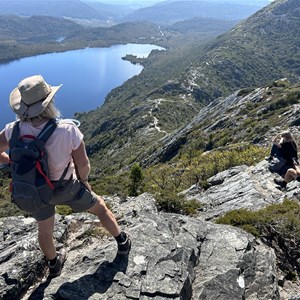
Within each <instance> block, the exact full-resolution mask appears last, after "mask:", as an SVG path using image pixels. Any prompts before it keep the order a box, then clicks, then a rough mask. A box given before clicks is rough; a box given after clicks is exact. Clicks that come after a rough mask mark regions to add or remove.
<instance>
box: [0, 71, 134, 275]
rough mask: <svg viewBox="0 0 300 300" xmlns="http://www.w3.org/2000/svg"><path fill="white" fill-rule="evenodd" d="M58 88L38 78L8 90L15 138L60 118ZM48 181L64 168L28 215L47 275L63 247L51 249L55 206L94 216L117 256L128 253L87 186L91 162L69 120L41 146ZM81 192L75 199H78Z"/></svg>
mask: <svg viewBox="0 0 300 300" xmlns="http://www.w3.org/2000/svg"><path fill="white" fill-rule="evenodd" d="M60 87H61V85H59V86H50V85H49V84H47V83H46V82H45V80H44V79H43V77H42V76H41V75H34V76H31V77H27V78H25V79H23V80H22V81H21V82H20V83H19V84H18V86H17V87H16V88H15V89H14V90H13V91H12V92H11V94H10V99H9V104H10V107H11V108H12V110H13V111H14V112H15V113H16V117H17V119H18V120H19V121H20V123H19V128H20V135H21V136H25V135H27V136H28V135H31V136H35V137H36V136H37V135H38V134H39V133H40V132H41V130H42V129H43V127H44V126H45V124H46V123H47V122H48V121H49V120H50V119H53V118H58V117H59V116H60V113H59V111H58V110H57V108H56V107H55V105H54V100H53V99H54V95H55V94H56V92H57V91H58V90H59V88H60ZM14 124H15V122H11V123H9V124H7V125H6V126H5V128H4V129H3V130H2V131H1V133H0V163H2V164H8V163H9V162H10V159H9V156H8V155H7V154H6V152H5V151H6V150H8V148H9V140H10V139H11V135H12V129H13V126H14ZM45 149H46V151H47V153H48V165H49V173H50V179H51V182H54V183H55V182H57V181H58V180H59V179H60V177H61V176H62V174H63V172H64V171H65V170H67V171H66V174H65V176H64V178H63V180H62V181H63V189H58V190H57V191H56V192H55V194H54V196H53V197H52V198H51V200H50V202H49V204H48V205H46V206H45V207H43V208H42V209H39V210H37V211H35V212H34V213H33V217H34V218H35V219H36V221H37V225H38V241H39V246H40V248H41V250H42V252H43V253H44V255H45V257H46V260H47V262H48V267H49V276H50V277H55V276H59V275H60V274H61V271H62V267H63V264H64V262H65V260H66V250H65V249H64V248H62V249H60V250H59V251H58V252H57V251H56V248H55V245H54V241H53V231H54V215H55V205H58V204H64V205H68V206H70V207H71V208H72V209H73V210H74V211H75V212H83V211H87V212H90V213H92V214H94V215H96V216H97V217H98V218H99V220H100V221H101V223H102V225H103V226H104V227H105V228H106V229H107V231H108V232H109V233H110V234H111V235H112V236H113V237H114V238H115V239H116V242H117V245H118V255H128V253H129V251H130V248H131V241H130V238H129V236H128V234H126V233H125V232H123V231H121V229H120V227H119V226H118V224H117V221H116V218H115V216H114V215H113V213H112V212H111V211H110V210H109V209H108V208H107V206H106V205H105V202H104V200H103V199H102V198H101V197H100V196H98V195H96V194H95V193H94V192H93V191H92V189H91V186H90V185H89V182H88V175H89V172H90V163H89V159H88V157H87V154H86V150H85V143H84V140H83V134H82V133H81V131H80V130H79V129H78V128H77V127H76V126H75V124H73V123H72V122H67V121H66V122H64V121H63V120H61V121H57V127H56V128H55V130H54V132H53V133H52V135H51V136H50V138H49V140H48V141H47V142H46V145H45ZM78 193H80V197H78Z"/></svg>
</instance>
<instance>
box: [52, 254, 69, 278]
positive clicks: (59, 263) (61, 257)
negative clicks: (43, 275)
mask: <svg viewBox="0 0 300 300" xmlns="http://www.w3.org/2000/svg"><path fill="white" fill-rule="evenodd" d="M66 259H67V251H66V249H64V248H61V249H60V250H59V251H58V252H57V259H56V263H55V265H54V266H51V265H50V264H49V262H48V267H49V277H57V276H59V275H60V274H61V271H62V268H63V266H64V263H65V261H66Z"/></svg>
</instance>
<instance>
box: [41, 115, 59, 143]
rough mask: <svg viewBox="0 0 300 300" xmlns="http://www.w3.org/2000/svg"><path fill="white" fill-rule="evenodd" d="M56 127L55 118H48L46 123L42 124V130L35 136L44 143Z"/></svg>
mask: <svg viewBox="0 0 300 300" xmlns="http://www.w3.org/2000/svg"><path fill="white" fill-rule="evenodd" d="M56 127H57V123H56V120H55V119H50V120H49V121H48V122H47V123H46V125H45V126H44V128H43V129H42V131H41V132H40V133H39V135H38V136H37V139H39V140H41V141H43V142H44V143H46V142H47V141H48V139H49V137H50V136H51V134H52V133H53V131H54V130H55V129H56Z"/></svg>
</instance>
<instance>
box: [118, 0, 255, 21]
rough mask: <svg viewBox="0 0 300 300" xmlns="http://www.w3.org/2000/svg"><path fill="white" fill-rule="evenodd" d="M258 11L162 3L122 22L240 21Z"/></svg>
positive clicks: (225, 5)
mask: <svg viewBox="0 0 300 300" xmlns="http://www.w3.org/2000/svg"><path fill="white" fill-rule="evenodd" d="M258 9H259V7H258V6H249V5H243V4H232V3H230V4H229V3H215V2H208V1H207V2H206V1H164V2H160V3H157V4H155V5H153V6H150V7H145V8H141V9H138V10H136V11H134V12H133V13H131V14H129V15H128V16H126V17H125V18H123V21H129V20H132V21H137V20H147V21H149V22H153V23H159V24H172V23H175V22H179V21H182V20H186V19H191V18H195V17H203V18H215V19H225V20H241V19H244V18H246V17H248V16H250V15H251V14H252V13H254V12H255V11H257V10H258Z"/></svg>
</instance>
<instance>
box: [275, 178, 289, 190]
mask: <svg viewBox="0 0 300 300" xmlns="http://www.w3.org/2000/svg"><path fill="white" fill-rule="evenodd" d="M274 182H275V183H276V184H278V185H279V186H280V187H281V188H283V189H285V188H286V185H287V182H286V181H284V180H283V179H278V178H275V179H274Z"/></svg>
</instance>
